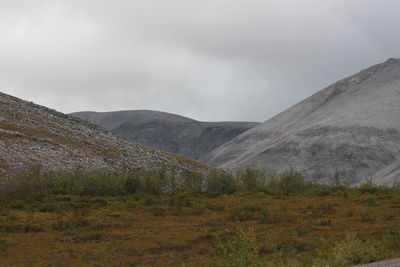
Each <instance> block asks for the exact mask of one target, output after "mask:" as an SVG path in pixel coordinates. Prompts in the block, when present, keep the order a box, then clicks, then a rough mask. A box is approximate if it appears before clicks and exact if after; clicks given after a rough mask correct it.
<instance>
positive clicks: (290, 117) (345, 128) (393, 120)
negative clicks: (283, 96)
mask: <svg viewBox="0 0 400 267" xmlns="http://www.w3.org/2000/svg"><path fill="white" fill-rule="evenodd" d="M399 103H400V60H399V59H389V60H388V61H386V62H385V63H382V64H378V65H375V66H372V67H370V68H368V69H365V70H363V71H361V72H359V73H357V74H355V75H352V76H350V77H348V78H345V79H343V80H341V81H339V82H337V83H335V84H333V85H331V86H329V87H327V88H325V89H323V90H321V91H319V92H317V93H316V94H314V95H312V96H311V97H309V98H307V99H305V100H304V101H302V102H300V103H299V104H297V105H295V106H293V107H291V108H289V109H288V110H286V111H284V112H282V113H280V114H278V115H277V116H275V117H273V118H271V119H269V120H267V121H265V122H264V123H262V124H260V125H258V126H256V127H254V128H252V129H250V130H248V131H246V132H244V133H242V134H241V135H239V136H237V137H236V138H234V139H232V140H231V141H229V142H227V143H225V144H223V145H222V146H220V147H218V148H216V149H215V150H213V151H212V152H210V153H209V154H208V155H206V156H205V157H204V158H203V159H204V160H205V161H206V162H208V163H210V164H211V165H213V166H216V167H219V168H224V169H230V170H234V169H239V168H242V167H244V166H247V165H253V166H257V167H263V168H267V169H270V170H275V171H282V170H285V169H288V168H289V167H293V168H295V169H297V170H299V171H301V172H303V173H304V174H305V176H306V178H307V179H309V180H315V181H327V180H329V177H332V176H333V175H334V174H335V173H336V172H338V173H339V176H340V178H341V179H342V180H347V181H349V182H358V181H360V180H362V179H363V178H366V177H371V176H373V175H374V174H375V173H376V172H378V171H379V170H381V169H383V168H385V167H387V166H388V165H390V164H392V163H394V162H396V160H399V159H400V104H399ZM381 179H382V178H381Z"/></svg>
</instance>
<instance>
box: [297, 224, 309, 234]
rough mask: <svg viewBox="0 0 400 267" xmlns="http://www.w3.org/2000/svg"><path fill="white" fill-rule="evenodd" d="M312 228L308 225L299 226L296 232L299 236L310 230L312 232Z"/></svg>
mask: <svg viewBox="0 0 400 267" xmlns="http://www.w3.org/2000/svg"><path fill="white" fill-rule="evenodd" d="M311 230H312V229H311V228H310V227H307V226H297V227H296V233H297V235H298V236H305V235H306V234H308V233H309V232H311Z"/></svg>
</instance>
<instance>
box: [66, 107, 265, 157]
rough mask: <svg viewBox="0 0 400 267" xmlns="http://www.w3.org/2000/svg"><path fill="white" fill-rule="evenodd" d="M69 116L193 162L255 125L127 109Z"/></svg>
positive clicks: (79, 113) (252, 123)
mask: <svg viewBox="0 0 400 267" xmlns="http://www.w3.org/2000/svg"><path fill="white" fill-rule="evenodd" d="M71 115H73V116H76V117H78V118H81V119H83V120H86V121H88V122H91V123H94V124H97V125H99V126H102V127H104V128H105V129H107V130H109V131H112V132H113V133H116V134H118V135H120V136H123V137H126V138H128V139H130V140H133V141H136V142H138V143H141V144H145V145H148V146H151V147H154V148H157V149H161V150H165V151H170V152H172V153H177V154H182V155H185V156H189V157H192V158H195V159H201V157H202V156H203V155H205V154H206V153H208V152H210V151H211V150H213V149H214V148H216V147H218V146H220V145H222V144H224V143H226V142H228V141H229V140H231V139H233V138H234V137H236V136H237V135H239V134H241V133H242V132H244V131H246V130H248V129H250V128H252V127H254V126H256V125H257V124H258V123H256V122H200V121H196V120H193V119H189V118H186V117H182V116H179V115H175V114H171V113H165V112H159V111H151V110H131V111H115V112H90V111H88V112H77V113H72V114H71Z"/></svg>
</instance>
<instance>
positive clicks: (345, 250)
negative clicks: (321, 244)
mask: <svg viewBox="0 0 400 267" xmlns="http://www.w3.org/2000/svg"><path fill="white" fill-rule="evenodd" d="M333 255H335V260H334V261H335V264H343V265H344V264H346V265H347V264H364V263H369V262H373V261H377V260H380V255H379V252H378V251H377V249H376V248H375V246H374V245H373V244H371V243H369V242H364V241H362V240H360V239H359V238H357V236H356V234H355V233H350V234H348V235H347V236H346V238H345V240H344V241H342V242H340V243H339V244H337V245H336V246H335V247H334V249H333Z"/></svg>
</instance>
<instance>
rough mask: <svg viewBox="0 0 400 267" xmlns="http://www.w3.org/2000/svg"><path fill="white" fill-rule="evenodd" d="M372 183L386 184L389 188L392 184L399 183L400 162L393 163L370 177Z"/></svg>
mask: <svg viewBox="0 0 400 267" xmlns="http://www.w3.org/2000/svg"><path fill="white" fill-rule="evenodd" d="M372 181H373V182H374V183H375V184H378V185H382V184H386V185H389V186H391V185H393V184H394V183H400V160H397V161H395V162H393V163H392V164H390V165H388V166H386V167H385V168H383V169H381V170H380V171H378V172H377V173H375V174H374V175H373V177H372Z"/></svg>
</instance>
